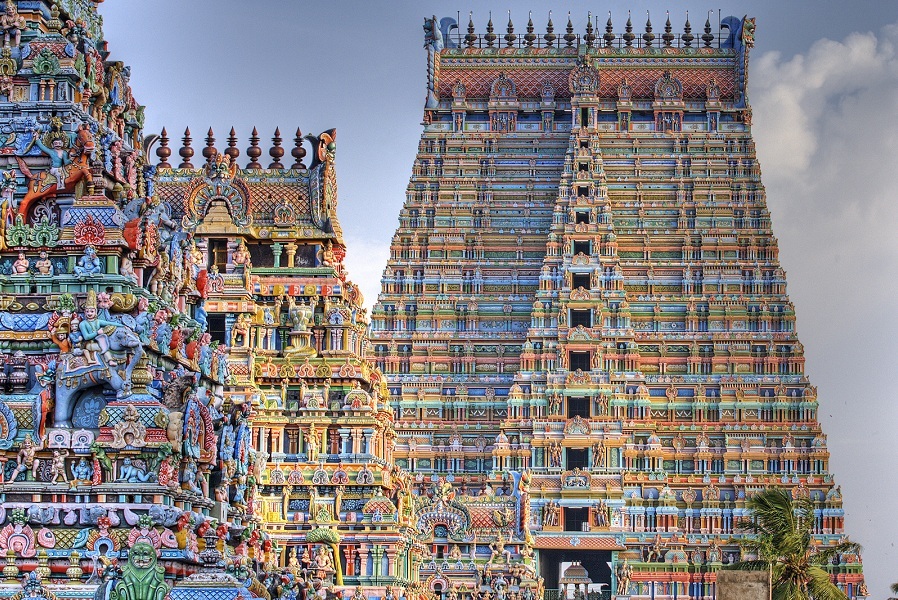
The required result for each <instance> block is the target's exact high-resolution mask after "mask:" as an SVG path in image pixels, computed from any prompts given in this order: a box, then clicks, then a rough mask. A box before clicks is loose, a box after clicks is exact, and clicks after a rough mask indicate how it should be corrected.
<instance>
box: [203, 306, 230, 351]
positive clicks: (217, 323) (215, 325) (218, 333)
mask: <svg viewBox="0 0 898 600" xmlns="http://www.w3.org/2000/svg"><path fill="white" fill-rule="evenodd" d="M206 327H207V331H208V332H209V335H211V336H212V340H213V341H214V342H221V343H223V344H224V343H227V342H228V339H227V338H226V337H225V315H222V314H215V313H212V314H210V315H206Z"/></svg>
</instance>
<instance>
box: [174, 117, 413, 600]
mask: <svg viewBox="0 0 898 600" xmlns="http://www.w3.org/2000/svg"><path fill="white" fill-rule="evenodd" d="M304 140H306V141H307V143H308V144H311V147H312V152H311V161H310V163H309V165H308V166H307V165H306V164H305V162H304V160H305V157H306V155H307V151H306V149H305V148H304V147H303V145H304ZM249 141H250V144H249V147H248V148H247V150H246V154H247V156H248V157H249V160H248V162H247V164H246V165H245V166H244V167H242V168H241V166H240V165H238V157H239V155H240V151H239V149H238V148H237V143H238V141H237V137H236V133H235V132H234V130H233V129H232V130H231V132H230V134H229V136H228V138H227V147H226V148H225V149H224V150H223V151H222V152H219V151H218V149H217V148H216V147H215V138H214V133H213V132H212V131H211V130H209V132H208V133H207V135H206V138H205V146H204V147H203V149H202V157H203V159H202V161H200V160H197V161H196V164H194V162H193V161H192V157H193V155H194V150H193V148H192V147H191V144H192V138H191V135H190V132H189V130H188V131H186V132H185V134H184V137H183V139H182V147H181V148H180V150H179V151H178V154H179V155H180V156H181V157H182V161H181V163H180V164H179V165H178V166H177V167H175V166H173V165H171V164H170V163H169V162H168V160H167V159H168V158H169V157H170V156H171V153H172V150H171V149H170V148H169V138H168V135H167V132H165V131H163V133H162V136H161V138H160V146H159V147H158V148H157V149H156V154H157V156H158V157H159V158H160V163H159V165H158V167H157V168H158V171H157V186H156V190H157V192H158V194H159V195H160V197H161V198H162V199H163V201H164V202H165V203H166V204H167V205H169V206H171V208H172V217H173V218H174V219H177V220H179V221H181V222H183V223H184V225H185V227H187V228H189V229H190V230H191V231H193V233H194V237H193V240H192V242H191V243H190V245H189V248H190V252H191V253H195V255H196V257H197V259H196V261H195V262H196V264H197V266H198V268H200V269H203V270H205V272H207V273H208V282H207V284H206V286H205V292H204V293H203V294H201V295H200V296H198V297H197V298H196V299H195V305H194V307H193V310H194V314H200V315H201V318H202V319H203V320H204V322H205V323H206V329H205V333H204V334H203V338H202V341H203V343H204V344H206V345H209V344H211V345H212V346H216V344H219V345H218V346H217V347H218V348H224V347H227V364H226V367H227V368H226V372H227V377H228V380H227V382H226V383H227V385H226V387H225V391H224V397H225V399H226V406H229V407H232V411H233V413H232V414H234V415H235V417H237V418H239V419H242V418H243V417H244V416H246V417H248V419H249V422H250V423H251V426H252V428H251V433H249V430H247V432H246V433H249V435H250V437H249V438H248V439H247V440H246V443H247V444H248V445H249V446H250V447H251V448H252V450H253V452H255V454H256V456H257V457H258V459H257V460H256V461H254V463H253V464H250V465H249V470H250V471H249V473H240V472H239V471H238V470H235V469H238V468H239V465H238V464H236V463H235V464H233V465H229V464H228V460H227V459H226V457H227V456H230V455H231V454H232V451H231V450H230V449H231V448H233V447H234V445H235V441H236V444H237V446H238V448H239V445H240V441H239V439H237V440H235V434H236V436H237V437H238V438H239V435H240V430H238V429H234V428H235V427H238V425H239V424H238V422H237V421H235V420H231V421H230V422H226V425H225V427H224V432H223V434H222V446H221V447H222V450H223V452H222V457H221V458H222V460H223V468H222V472H221V474H220V478H219V479H216V480H213V481H212V482H211V485H212V487H213V488H215V489H216V492H215V493H216V495H218V494H221V496H222V497H223V498H224V497H226V496H227V491H226V490H227V487H228V485H229V483H232V482H236V483H237V493H238V494H241V495H242V494H243V490H242V489H241V487H242V486H243V483H242V481H243V478H248V477H252V478H254V479H255V481H256V482H257V483H258V486H259V487H258V492H257V493H256V494H255V495H254V496H253V497H248V496H247V497H241V498H240V502H239V503H238V505H239V504H242V505H243V506H245V507H246V511H247V512H248V513H250V518H251V519H252V521H253V522H255V523H257V524H258V525H259V526H260V527H262V528H263V529H264V531H265V532H266V533H267V534H268V535H270V539H271V541H272V552H271V553H270V555H269V562H268V564H267V565H266V569H267V571H268V573H269V575H270V576H271V579H270V580H268V581H267V583H268V584H269V585H271V586H278V587H281V588H283V586H286V587H287V588H290V589H293V590H294V592H296V593H299V591H300V589H301V588H303V587H305V586H311V588H313V589H314V590H316V591H320V590H322V589H327V590H330V591H331V592H343V593H345V594H346V595H347V596H353V597H354V598H357V599H359V598H368V597H370V596H381V597H389V596H391V595H394V596H398V595H399V594H400V593H401V592H400V590H399V588H400V587H403V588H404V587H406V586H408V585H410V584H412V583H413V582H415V581H416V579H417V565H418V564H419V563H420V560H421V559H420V558H419V557H420V555H421V554H422V553H423V551H424V549H423V546H421V545H419V544H416V543H415V541H414V539H413V537H411V535H410V529H409V521H410V518H411V514H412V505H411V493H410V490H409V482H408V477H407V475H406V474H405V473H404V472H403V471H401V470H400V469H399V468H398V467H396V466H394V464H393V446H394V443H395V441H394V438H395V432H394V429H393V413H392V411H391V410H390V408H389V406H388V404H387V398H388V393H387V389H386V386H385V383H384V379H383V376H382V374H381V373H380V371H379V370H377V369H376V368H374V367H373V365H371V364H370V363H369V362H368V361H367V360H366V359H365V356H366V352H367V346H368V343H369V342H368V340H367V337H366V327H367V315H366V314H365V309H364V308H363V299H362V295H361V293H360V291H359V289H358V287H357V286H355V285H354V284H353V283H352V282H351V281H349V279H347V273H346V270H345V267H344V264H343V259H344V256H345V253H346V246H345V244H344V242H343V237H342V232H341V229H340V224H339V221H338V220H337V212H336V209H337V185H336V171H335V167H334V157H335V152H336V132H335V131H334V130H329V131H326V132H324V133H322V134H320V135H318V136H306V137H305V138H304V137H303V135H302V133H301V132H300V131H299V130H297V131H296V135H295V137H294V140H293V142H294V147H293V149H292V150H291V155H292V157H293V161H292V164H290V166H289V167H288V166H287V165H285V164H284V163H283V162H281V159H282V158H283V156H284V154H285V150H284V148H283V147H282V143H283V141H282V138H281V135H280V131H279V130H278V131H275V133H274V137H273V138H272V146H271V148H270V150H269V151H268V153H269V155H270V157H271V162H270V164H268V165H267V167H264V166H263V165H262V164H261V163H260V162H259V158H260V157H261V155H262V149H261V148H260V147H259V142H260V138H259V135H258V133H257V131H256V130H253V133H252V135H251V137H250V140H249ZM204 366H205V365H204ZM219 366H221V363H219ZM225 448H228V450H225ZM218 490H220V491H218ZM232 504H233V503H232ZM284 589H286V588H284ZM284 589H282V590H281V593H287V592H286V591H284ZM394 589H395V591H393V590H394ZM309 593H311V592H309Z"/></svg>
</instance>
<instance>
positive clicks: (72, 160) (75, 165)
mask: <svg viewBox="0 0 898 600" xmlns="http://www.w3.org/2000/svg"><path fill="white" fill-rule="evenodd" d="M52 133H56V134H57V136H56V138H54V139H55V140H56V141H61V138H60V136H61V135H65V134H63V133H62V132H61V131H60V132H52ZM40 146H41V149H42V150H43V152H44V153H45V154H47V155H49V156H50V158H51V165H53V166H52V167H51V170H52V171H56V173H53V172H51V170H47V171H41V172H39V173H36V174H34V173H32V172H31V171H30V170H29V169H28V165H27V164H25V161H24V160H23V159H22V157H21V156H16V161H17V162H18V163H19V169H20V170H21V171H22V173H23V174H24V175H25V177H27V178H28V192H27V193H26V194H25V197H24V198H23V199H22V202H21V203H20V204H19V214H21V215H22V216H23V217H25V218H27V217H28V209H29V208H31V205H32V204H33V203H34V202H36V201H38V200H42V199H44V198H51V197H54V196H56V195H57V194H59V193H60V192H62V193H72V192H74V191H75V188H76V186H77V185H78V184H79V183H81V182H82V181H90V180H91V178H92V177H93V175H92V173H91V170H90V164H89V159H90V156H91V155H92V154H93V151H94V148H95V145H94V138H93V134H92V133H91V131H90V127H89V126H88V125H81V126H80V127H79V128H78V130H77V131H76V132H75V140H74V143H73V144H72V148H71V149H70V150H68V154H67V155H66V154H63V153H62V150H63V148H62V147H56V146H54V147H53V148H46V147H44V146H43V144H40ZM54 153H56V155H54ZM57 163H58V164H57ZM60 180H61V182H60Z"/></svg>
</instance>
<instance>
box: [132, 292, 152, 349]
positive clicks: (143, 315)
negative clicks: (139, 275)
mask: <svg viewBox="0 0 898 600" xmlns="http://www.w3.org/2000/svg"><path fill="white" fill-rule="evenodd" d="M149 307H150V301H149V300H147V299H146V298H141V299H140V300H138V301H137V316H136V317H134V333H136V334H137V335H138V336H139V337H140V341H141V342H142V343H144V344H149V343H150V333H151V332H152V330H153V317H152V315H150V311H149Z"/></svg>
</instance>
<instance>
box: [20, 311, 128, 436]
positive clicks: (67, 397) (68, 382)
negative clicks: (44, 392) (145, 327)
mask: <svg viewBox="0 0 898 600" xmlns="http://www.w3.org/2000/svg"><path fill="white" fill-rule="evenodd" d="M128 318H130V317H128ZM49 327H50V334H51V339H52V340H53V341H54V343H56V344H57V345H58V346H59V349H60V356H59V362H58V364H57V365H56V376H55V408H54V413H53V423H54V425H55V426H56V427H59V428H71V427H72V413H73V412H74V409H75V404H76V402H77V400H78V398H79V397H80V395H81V392H82V391H84V390H88V389H90V388H93V387H97V386H102V385H108V386H109V387H111V388H112V389H113V390H115V392H116V397H117V398H118V399H124V398H128V397H129V396H131V375H132V374H133V372H134V368H135V367H136V366H137V364H138V363H139V362H140V359H141V358H142V357H143V354H144V349H143V345H142V344H141V341H140V337H139V336H138V335H137V334H136V333H135V332H134V330H133V329H132V328H131V327H130V326H129V325H128V324H122V325H117V326H115V328H114V330H113V331H111V332H110V333H108V334H106V337H107V339H108V343H109V354H110V355H111V357H112V358H113V359H114V360H115V363H116V364H115V365H114V366H113V365H111V364H107V361H108V359H107V358H106V357H104V356H102V355H101V354H100V353H97V352H93V353H90V355H92V359H89V358H88V353H86V352H84V351H83V350H81V349H80V348H73V347H72V343H71V341H70V340H69V333H70V322H69V319H68V318H67V317H60V316H59V315H54V317H52V318H51V319H50V323H49ZM41 386H42V384H41V383H38V387H41Z"/></svg>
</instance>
